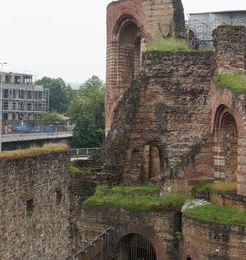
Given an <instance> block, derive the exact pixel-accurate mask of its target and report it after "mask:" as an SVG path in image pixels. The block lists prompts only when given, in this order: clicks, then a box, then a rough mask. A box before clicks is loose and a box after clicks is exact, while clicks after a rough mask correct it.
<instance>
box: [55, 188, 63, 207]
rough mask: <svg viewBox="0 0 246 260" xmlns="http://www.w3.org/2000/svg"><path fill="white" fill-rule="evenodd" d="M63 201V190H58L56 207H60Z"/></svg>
mask: <svg viewBox="0 0 246 260" xmlns="http://www.w3.org/2000/svg"><path fill="white" fill-rule="evenodd" d="M61 201H62V190H61V188H57V189H56V205H60V204H61Z"/></svg>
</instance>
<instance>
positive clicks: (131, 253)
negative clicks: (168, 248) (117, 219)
mask: <svg viewBox="0 0 246 260" xmlns="http://www.w3.org/2000/svg"><path fill="white" fill-rule="evenodd" d="M117 259H118V260H156V254H155V250H154V248H153V246H152V244H151V243H150V241H149V240H148V239H147V238H146V237H144V236H141V235H139V234H136V233H132V234H128V235H126V236H124V237H123V238H121V240H120V241H119V243H118V247H117Z"/></svg>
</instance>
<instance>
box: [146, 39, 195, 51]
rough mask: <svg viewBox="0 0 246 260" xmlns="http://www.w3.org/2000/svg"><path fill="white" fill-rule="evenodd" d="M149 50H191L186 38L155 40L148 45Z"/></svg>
mask: <svg viewBox="0 0 246 260" xmlns="http://www.w3.org/2000/svg"><path fill="white" fill-rule="evenodd" d="M147 51H148V52H174V53H175V52H188V51H190V50H189V48H188V45H187V43H186V42H185V41H184V40H178V39H174V38H168V39H163V40H161V41H159V42H153V43H151V44H150V45H149V46H148V47H147Z"/></svg>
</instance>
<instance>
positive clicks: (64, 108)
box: [37, 77, 73, 113]
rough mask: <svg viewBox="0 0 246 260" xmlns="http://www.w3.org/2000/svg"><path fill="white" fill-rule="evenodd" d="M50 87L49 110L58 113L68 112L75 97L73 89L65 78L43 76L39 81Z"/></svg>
mask: <svg viewBox="0 0 246 260" xmlns="http://www.w3.org/2000/svg"><path fill="white" fill-rule="evenodd" d="M37 84H38V85H42V86H44V87H46V88H48V89H49V110H50V111H56V112H57V113H67V112H68V108H69V106H70V103H71V101H72V99H73V90H72V88H71V86H70V85H66V83H65V82H64V80H63V79H61V78H57V79H52V78H49V77H43V78H42V79H41V80H38V81H37Z"/></svg>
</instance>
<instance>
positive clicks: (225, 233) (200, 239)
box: [180, 217, 246, 260]
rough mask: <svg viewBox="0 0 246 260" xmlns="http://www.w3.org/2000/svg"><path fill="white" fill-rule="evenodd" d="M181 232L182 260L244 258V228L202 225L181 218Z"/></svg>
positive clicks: (245, 234)
mask: <svg viewBox="0 0 246 260" xmlns="http://www.w3.org/2000/svg"><path fill="white" fill-rule="evenodd" d="M182 232H183V233H182V234H183V238H184V240H183V249H182V253H181V258H180V259H182V260H186V259H188V258H190V259H192V260H201V259H228V260H239V259H245V258H246V250H245V247H246V244H245V243H246V228H245V227H240V226H230V225H219V224H212V223H210V224H203V223H201V222H198V221H196V220H191V219H186V218H184V217H183V221H182Z"/></svg>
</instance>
